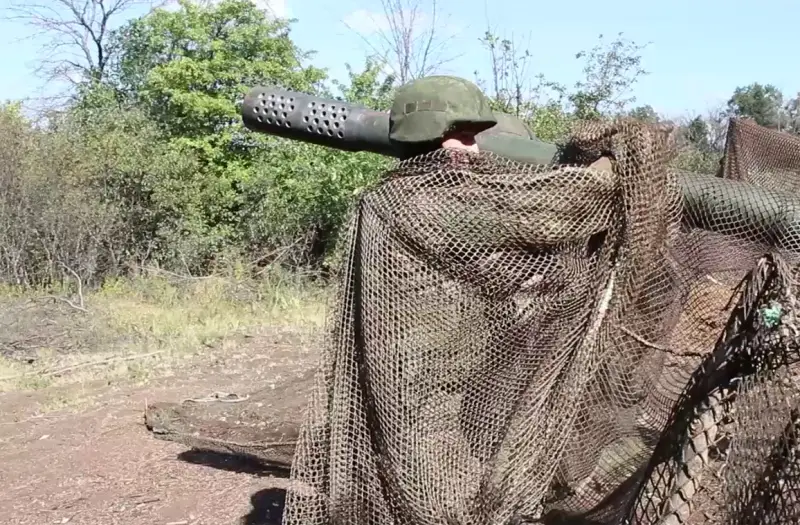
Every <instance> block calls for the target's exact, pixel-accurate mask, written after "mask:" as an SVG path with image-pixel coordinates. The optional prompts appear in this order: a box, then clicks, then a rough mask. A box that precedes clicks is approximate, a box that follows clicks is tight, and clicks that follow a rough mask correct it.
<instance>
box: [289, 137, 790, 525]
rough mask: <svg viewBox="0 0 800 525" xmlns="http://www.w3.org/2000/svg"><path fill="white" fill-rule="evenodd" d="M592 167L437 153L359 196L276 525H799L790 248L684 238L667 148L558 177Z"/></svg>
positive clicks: (615, 143) (652, 142)
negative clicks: (795, 523)
mask: <svg viewBox="0 0 800 525" xmlns="http://www.w3.org/2000/svg"><path fill="white" fill-rule="evenodd" d="M601 155H609V156H611V157H613V158H614V159H615V161H614V163H613V170H611V171H600V170H596V169H591V168H587V167H568V166H563V165H562V166H559V167H555V168H554V167H538V168H537V167H532V166H523V165H519V164H516V163H513V162H510V161H507V160H504V159H501V158H499V157H496V156H494V155H493V154H491V153H486V152H482V153H480V154H472V153H466V152H452V151H445V150H439V151H437V152H435V153H433V154H429V155H427V156H424V157H417V158H413V159H410V160H407V161H404V162H402V163H400V164H398V165H397V166H396V167H395V168H393V169H392V170H391V171H390V172H389V173H387V175H386V177H385V179H384V181H383V182H382V183H381V184H379V185H378V186H376V187H374V188H372V189H371V190H370V191H368V192H366V193H365V194H364V195H363V196H362V198H361V199H360V200H359V202H358V206H357V209H356V211H355V214H354V216H353V219H352V222H351V225H350V229H349V237H348V239H347V250H348V252H347V254H348V258H347V263H346V265H345V268H344V271H343V276H342V282H341V286H342V287H341V290H340V294H339V298H340V302H339V304H338V305H337V307H336V308H335V310H334V313H333V317H332V325H331V328H330V337H329V338H328V340H327V342H326V345H325V346H324V348H323V354H322V364H321V368H320V370H319V373H318V378H317V388H316V391H315V393H314V395H313V400H312V402H311V405H310V408H309V411H308V414H307V416H306V420H305V422H304V426H303V428H302V431H301V435H300V441H299V444H298V448H297V452H296V454H295V457H294V464H293V472H292V486H291V488H290V490H289V491H288V497H287V506H286V514H285V517H284V523H285V524H286V525H315V524H316V525H328V524H337V525H338V524H352V525H371V524H376V525H378V524H380V525H391V524H398V525H399V524H402V523H407V524H414V525H425V524H434V523H435V524H453V525H455V524H459V525H461V524H463V525H466V524H475V525H486V524H504V525H505V524H517V523H536V522H539V521H537V520H541V521H542V522H544V523H571V524H572V523H574V524H577V523H582V524H590V523H591V524H618V523H637V524H653V525H655V524H678V523H683V522H686V523H706V522H708V523H731V524H733V523H735V524H737V525H738V524H740V523H741V524H744V523H761V522H762V521H759V520H768V519H773V517H774V519H775V520H777V521H774V523H778V522H780V523H789V522H791V521H792V518H791V517H790V516H791V515H792V514H791V513H797V504H796V503H795V499H793V498H794V497H795V496H793V495H792V491H795V493H796V492H797V491H798V490H800V481H798V480H797V479H796V478H797V476H798V473H797V470H798V462H797V460H796V459H795V455H796V445H795V434H794V432H795V431H794V427H793V425H792V424H791V423H792V418H795V419H796V416H797V414H796V411H797V409H798V407H797V403H796V402H795V401H793V400H794V399H795V397H794V396H795V394H794V392H795V390H796V387H795V384H794V382H793V381H791V379H792V377H793V376H792V375H791V373H790V371H789V365H790V364H791V363H793V362H794V361H795V360H796V359H795V357H796V356H795V354H794V345H795V343H796V336H795V335H794V332H793V330H794V329H795V328H794V327H795V322H794V317H793V313H794V308H795V306H794V301H795V293H796V287H795V284H794V280H793V272H792V271H791V268H793V265H794V264H795V262H796V261H795V256H794V255H792V253H791V252H792V251H800V238H794V237H791V236H786V235H784V236H780V235H777V233H776V232H774V231H771V232H767V233H764V232H761V233H757V232H753V230H752V228H748V227H746V225H745V224H743V222H742V219H741V218H740V216H739V215H737V213H735V210H733V209H732V208H718V209H705V210H686V211H685V213H683V217H684V220H683V221H681V216H682V212H684V210H682V206H683V203H682V201H681V199H680V193H679V191H678V187H677V183H676V180H677V179H676V174H675V173H672V172H670V171H669V170H668V169H667V168H666V165H667V162H668V160H669V157H670V155H671V150H670V148H669V147H668V146H667V144H666V136H665V135H664V134H663V133H661V132H660V131H656V130H653V129H652V128H649V127H645V126H644V125H642V124H637V123H634V122H618V123H615V124H610V125H601V124H586V125H584V126H583V127H582V128H581V129H579V130H578V131H577V132H576V134H575V136H574V137H573V139H572V141H571V143H570V144H569V145H568V147H567V148H566V149H565V153H564V158H563V159H562V160H563V161H564V162H568V163H570V164H574V165H581V166H586V165H588V164H589V163H592V162H594V161H595V160H597V159H598V158H599V157H600V156H601ZM746 186H747V185H743V186H738V187H737V186H734V187H733V188H732V189H731V191H732V192H734V193H735V192H737V191H741V192H743V193H741V194H739V195H733V197H738V198H739V199H746V198H747V193H746V190H747V187H746ZM737 188H738V189H737ZM684 189H685V188H684ZM697 191H702V190H697ZM773 197H774V198H775V199H776V200H777V201H779V202H784V206H783V208H784V209H783V210H782V211H784V212H786V211H800V210H794V209H793V206H794V200H793V198H792V196H789V195H787V196H783V195H781V194H780V193H778V192H776V193H774V195H773ZM753 204H754V205H755V203H753ZM690 212H691V213H690ZM692 214H695V215H698V214H700V215H703V216H702V217H700V216H695V217H693V216H692ZM693 224H712V225H713V229H714V230H716V233H711V232H709V231H701V230H698V229H696V228H694V227H693V226H692V225H693ZM778 233H780V232H778ZM731 254H735V255H736V257H731V256H730V255H731ZM764 254H769V256H768V257H763V255H764ZM753 269H755V270H754V271H752V272H751V273H750V274H748V273H747V272H749V271H751V270H753ZM746 274H747V278H746V279H745V280H744V281H742V279H743V277H745V275H746ZM739 416H741V417H739ZM721 443H722V444H721ZM726 460H727V462H728V467H727V472H725V471H723V473H722V474H720V473H719V472H718V470H719V467H720V466H721V465H722V464H723V463H724V462H725V461H726ZM758 469H760V472H767V473H768V474H766V475H761V474H758V472H759V471H758ZM770 469H772V470H770ZM773 472H779V473H780V476H781V477H780V478H776V476H777V474H776V475H773V474H772V473H773ZM792 476H794V481H792ZM767 508H769V510H767ZM795 515H796V514H795ZM775 516H777V517H775ZM764 522H766V521H764ZM770 523H772V522H770Z"/></svg>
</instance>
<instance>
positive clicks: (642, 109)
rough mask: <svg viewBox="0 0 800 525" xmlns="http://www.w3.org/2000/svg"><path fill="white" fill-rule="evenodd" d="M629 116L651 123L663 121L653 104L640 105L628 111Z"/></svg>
mask: <svg viewBox="0 0 800 525" xmlns="http://www.w3.org/2000/svg"><path fill="white" fill-rule="evenodd" d="M628 116H629V117H631V118H635V119H637V120H642V121H644V122H648V123H651V124H655V123H657V122H660V121H661V117H660V116H659V115H658V113H656V110H655V109H653V107H652V106H650V105H647V106H638V107H635V108H633V109H632V110H630V111H628Z"/></svg>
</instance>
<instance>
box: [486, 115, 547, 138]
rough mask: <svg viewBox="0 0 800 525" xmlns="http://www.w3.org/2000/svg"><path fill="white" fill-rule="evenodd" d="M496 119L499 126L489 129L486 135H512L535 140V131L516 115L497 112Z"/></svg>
mask: <svg viewBox="0 0 800 525" xmlns="http://www.w3.org/2000/svg"><path fill="white" fill-rule="evenodd" d="M494 118H496V119H497V124H496V125H495V126H492V127H491V128H489V129H487V130H486V131H485V132H484V133H487V134H491V135H512V136H515V137H522V138H524V139H533V138H535V135H534V134H533V131H532V130H531V128H530V127H528V125H527V124H525V121H524V120H522V119H521V118H519V117H517V116H515V115H510V114H508V113H503V112H500V111H495V113H494Z"/></svg>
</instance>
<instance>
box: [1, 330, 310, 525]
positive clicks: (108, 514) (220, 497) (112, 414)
mask: <svg viewBox="0 0 800 525" xmlns="http://www.w3.org/2000/svg"><path fill="white" fill-rule="evenodd" d="M302 340H303V338H301V337H294V336H293V335H292V334H291V333H276V334H271V335H260V336H258V337H256V338H251V339H250V340H248V341H246V342H245V344H244V345H241V346H239V347H238V348H237V349H235V350H232V351H225V352H223V351H220V352H218V353H217V355H215V356H208V355H206V356H205V357H195V358H192V359H188V360H187V362H186V363H185V366H181V367H180V368H178V369H173V371H172V376H171V377H162V378H160V379H155V380H151V381H149V382H148V383H147V384H139V385H130V384H128V385H114V384H109V383H108V381H96V382H94V383H92V384H83V385H81V386H79V387H76V386H70V387H61V388H62V389H63V390H64V391H62V392H53V391H52V389H45V390H37V391H29V392H9V393H0V406H2V411H0V413H2V414H3V418H2V421H0V465H2V468H1V469H0V486H2V487H3V488H4V490H3V491H2V492H0V516H2V519H0V521H2V522H3V523H14V524H19V525H24V524H37V525H40V524H53V523H54V524H67V523H69V524H81V525H83V524H86V525H90V524H92V525H93V524H101V523H102V524H104V525H107V524H126V525H139V524H142V525H144V524H147V525H159V524H160V525H201V524H208V525H212V524H213V525H217V524H221V525H224V524H236V523H240V524H243V525H256V524H259V525H262V524H263V525H267V524H279V523H280V519H281V511H282V506H283V498H284V495H285V493H284V490H283V487H285V483H286V476H287V475H288V473H284V472H263V471H261V470H259V469H258V468H257V467H256V466H254V465H249V464H246V463H243V462H242V461H241V460H235V459H232V458H225V457H219V456H214V455H213V454H202V453H198V452H195V451H190V450H187V448H186V447H184V446H182V445H180V444H176V443H170V442H166V441H161V440H157V439H154V438H153V437H152V436H151V435H150V434H149V433H148V431H147V430H146V429H145V427H144V424H143V413H144V409H145V406H146V405H147V403H151V402H153V401H167V402H170V401H171V402H180V401H181V400H183V399H187V398H195V397H202V396H205V395H208V394H209V393H212V392H216V391H223V392H235V393H238V394H246V393H247V392H250V391H253V390H256V389H260V388H265V387H270V385H277V384H280V383H284V382H286V381H292V379H293V378H294V377H296V376H297V375H299V374H303V373H307V371H308V369H309V368H310V367H313V366H314V364H315V358H314V356H313V354H314V351H313V350H311V349H310V348H308V343H305V346H303V343H302V342H300V341H302ZM298 345H299V346H303V347H302V348H298ZM220 354H224V355H220ZM54 395H58V396H62V397H64V396H70V397H75V396H77V397H80V399H81V403H80V404H79V405H78V406H77V407H75V408H73V409H71V410H63V411H42V407H43V406H44V405H45V404H46V403H47V402H48V400H49V399H52V397H53V396H54ZM298 417H301V415H300V414H298Z"/></svg>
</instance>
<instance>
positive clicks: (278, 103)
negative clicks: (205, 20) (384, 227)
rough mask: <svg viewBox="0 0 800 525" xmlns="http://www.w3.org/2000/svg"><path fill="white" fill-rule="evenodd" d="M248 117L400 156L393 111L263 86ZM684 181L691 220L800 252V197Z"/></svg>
mask: <svg viewBox="0 0 800 525" xmlns="http://www.w3.org/2000/svg"><path fill="white" fill-rule="evenodd" d="M242 119H243V121H244V124H245V126H246V127H247V128H249V129H251V130H253V131H259V132H262V133H268V134H271V135H277V136H279V137H284V138H288V139H294V140H300V141H303V142H310V143H313V144H318V145H321V146H328V147H331V148H336V149H341V150H345V151H369V152H372V153H378V154H381V155H387V156H390V157H397V156H398V151H397V150H396V148H395V147H394V146H393V145H392V142H391V141H390V140H389V115H388V113H382V112H379V111H374V110H371V109H369V108H365V107H361V106H357V105H354V104H348V103H346V102H342V101H338V100H330V99H324V98H320V97H316V96H313V95H307V94H305V93H298V92H295V91H287V90H283V89H279V88H275V87H256V88H254V89H252V90H251V91H250V92H249V93H248V94H247V96H246V97H245V99H244V105H243V107H242ZM476 141H477V142H478V146H479V147H480V148H481V149H484V150H487V151H492V152H493V153H495V154H497V155H500V156H502V157H506V158H508V159H511V160H514V161H517V162H521V163H526V164H550V163H552V161H553V159H554V158H555V155H556V152H557V148H556V146H555V145H552V144H546V143H543V142H541V141H533V140H531V139H528V138H523V137H519V136H514V135H509V134H505V133H502V131H498V130H495V129H494V128H490V129H488V130H486V131H484V132H482V133H479V134H478V135H477V136H476ZM678 183H679V186H680V188H681V192H682V193H683V200H684V217H683V219H684V221H685V222H686V223H687V224H689V225H691V226H694V227H697V228H701V229H704V230H709V231H715V232H718V233H722V234H726V235H734V236H737V237H739V238H743V239H746V240H748V241H757V242H764V243H768V244H770V245H772V246H775V247H779V248H783V249H788V250H791V251H800V199H797V198H795V197H794V196H792V195H788V194H783V193H779V192H774V191H770V190H767V189H765V188H761V187H758V186H755V185H752V184H747V183H744V182H739V181H733V180H729V179H722V178H718V177H715V176H712V175H702V174H697V173H687V172H683V173H679V174H678ZM726 218H727V224H726ZM734 224H736V226H737V227H736V228H733V225H734Z"/></svg>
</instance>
